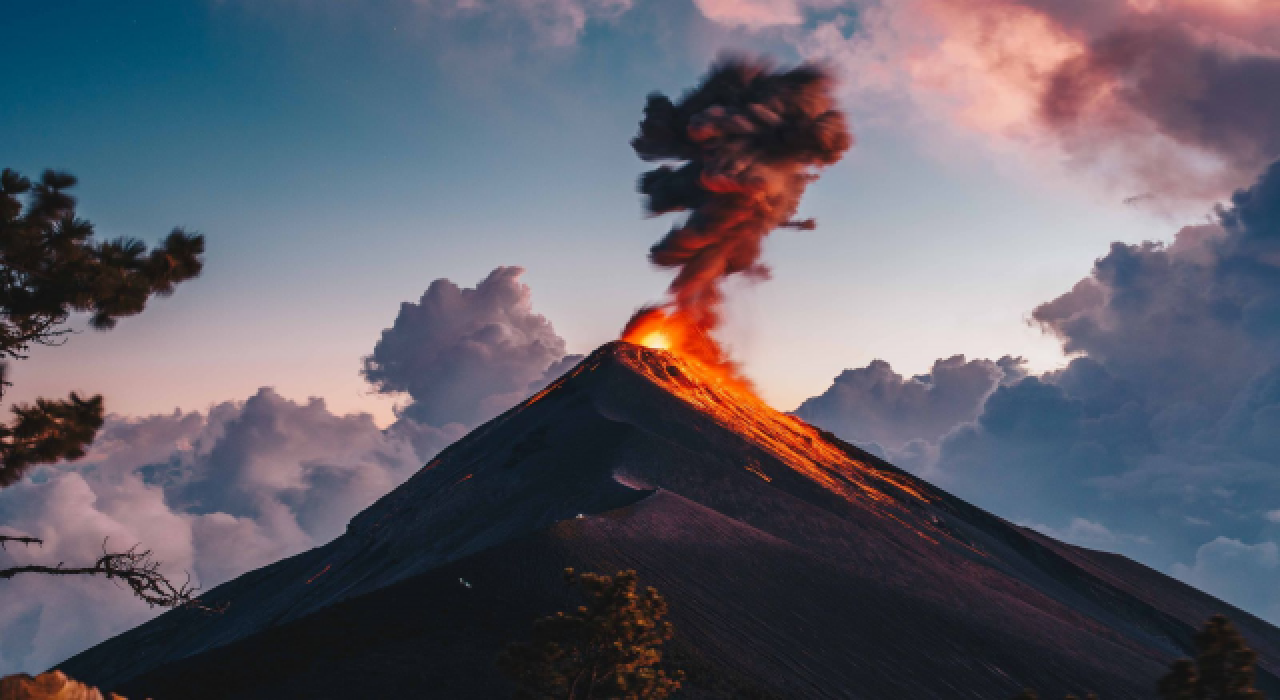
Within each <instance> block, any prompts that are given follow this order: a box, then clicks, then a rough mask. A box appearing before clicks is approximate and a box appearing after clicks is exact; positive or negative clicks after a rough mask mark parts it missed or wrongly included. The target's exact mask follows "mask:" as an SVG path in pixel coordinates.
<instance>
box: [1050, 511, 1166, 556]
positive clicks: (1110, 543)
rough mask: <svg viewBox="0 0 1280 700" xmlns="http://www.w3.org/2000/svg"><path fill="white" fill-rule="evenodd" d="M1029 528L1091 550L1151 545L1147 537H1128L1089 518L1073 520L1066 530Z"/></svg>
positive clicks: (1112, 549)
mask: <svg viewBox="0 0 1280 700" xmlns="http://www.w3.org/2000/svg"><path fill="white" fill-rule="evenodd" d="M1027 527H1029V528H1031V529H1032V530H1035V531H1036V532H1040V533H1043V534H1046V535H1048V536H1050V537H1052V538H1054V539H1057V540H1061V541H1063V542H1069V543H1071V544H1074V545H1077V546H1080V547H1086V548H1089V549H1101V550H1107V551H1114V550H1116V549H1119V548H1122V547H1125V546H1127V545H1131V544H1136V545H1147V544H1151V538H1149V537H1147V536H1146V535H1127V534H1122V533H1116V532H1113V531H1112V530H1111V529H1110V528H1108V527H1107V526H1105V525H1103V524H1102V523H1098V522H1094V521H1092V520H1089V519H1087V518H1079V517H1076V518H1072V519H1071V522H1070V523H1068V524H1067V526H1066V527H1065V528H1052V527H1049V526H1048V525H1039V524H1034V525H1028V526H1027Z"/></svg>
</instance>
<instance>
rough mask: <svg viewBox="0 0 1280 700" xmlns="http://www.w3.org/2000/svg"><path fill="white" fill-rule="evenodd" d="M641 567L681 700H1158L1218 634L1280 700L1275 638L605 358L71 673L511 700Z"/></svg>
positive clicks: (668, 364) (209, 691)
mask: <svg viewBox="0 0 1280 700" xmlns="http://www.w3.org/2000/svg"><path fill="white" fill-rule="evenodd" d="M565 567H574V568H576V569H578V570H580V571H601V572H608V573H612V572H613V571H616V570H619V569H624V568H628V569H636V570H637V571H638V572H639V576H640V581H641V583H642V584H643V585H652V586H655V587H657V588H658V589H659V590H660V591H661V592H662V593H663V595H664V596H665V597H666V598H667V600H668V602H669V603H670V609H671V620H672V622H673V623H674V625H675V629H676V637H675V639H674V640H673V641H672V642H671V643H670V644H668V645H667V651H668V654H667V656H668V658H669V659H671V660H673V661H674V662H675V663H676V664H678V665H679V666H680V667H681V668H682V669H684V670H685V672H686V675H687V678H688V682H687V683H686V690H685V691H684V695H683V697H690V698H890V697H892V698H957V697H961V698H964V697H968V698H1005V697H1011V696H1012V695H1013V694H1014V693H1016V692H1017V691H1018V690H1020V689H1022V688H1023V687H1027V686H1032V687H1035V688H1037V689H1039V691H1040V693H1041V697H1055V696H1056V697H1062V696H1063V694H1065V693H1067V692H1075V693H1083V692H1085V691H1096V692H1098V693H1099V694H1100V695H1101V697H1103V698H1107V699H1108V700H1111V699H1115V698H1150V697H1153V696H1154V695H1155V692H1154V690H1155V684H1156V681H1157V680H1158V679H1159V678H1160V676H1161V675H1163V673H1164V672H1165V671H1166V669H1167V668H1168V665H1169V663H1170V662H1171V661H1172V660H1173V659H1175V658H1178V657H1183V656H1188V655H1191V653H1192V651H1191V639H1192V634H1193V632H1194V630H1195V629H1197V628H1198V627H1199V626H1200V625H1201V624H1202V623H1203V622H1204V621H1205V620H1206V619H1207V618H1208V617H1209V616H1210V615H1212V614H1214V613H1219V612H1221V613H1225V614H1226V615H1227V616H1228V617H1230V618H1231V619H1232V620H1233V622H1235V624H1236V626H1237V628H1239V629H1240V631H1241V632H1242V633H1243V634H1244V636H1245V637H1246V639H1248V641H1249V643H1250V644H1251V646H1252V647H1253V648H1254V649H1255V650H1257V651H1258V653H1259V657H1260V659H1259V682H1258V686H1259V687H1260V688H1261V689H1263V690H1265V691H1267V692H1268V694H1270V695H1273V696H1274V695H1276V694H1280V681H1278V680H1277V675H1278V674H1280V630H1277V629H1276V628H1274V627H1272V626H1270V625H1268V624H1267V623H1265V622H1263V621H1261V620H1259V619H1257V618H1255V617H1253V616H1251V615H1249V614H1248V613H1246V612H1244V611H1241V610H1238V609H1235V608H1232V607H1231V606H1229V605H1227V604H1225V603H1223V602H1221V601H1219V600H1216V599H1214V598H1212V597H1210V596H1208V595H1206V594H1204V593H1201V592H1199V591H1197V590H1195V589H1193V588H1191V587H1188V586H1186V585H1183V584H1181V583H1179V582H1177V581H1174V580H1172V579H1170V578H1168V577H1166V576H1164V575H1162V574H1160V573H1157V572H1155V571H1153V570H1151V569H1148V568H1146V567H1144V566H1142V565H1139V564H1137V563H1135V562H1133V561H1130V560H1128V559H1126V558H1124V557H1121V556H1117V555H1114V554H1106V553H1102V552H1096V551H1090V550H1085V549H1081V548H1078V547H1073V546H1070V545H1066V544H1063V543H1060V542H1057V541H1055V540H1052V539H1050V538H1048V537H1045V536H1044V535H1041V534H1038V533H1036V532H1033V531H1030V530H1027V529H1024V528H1021V527H1018V526H1016V525H1013V524H1011V523H1009V522H1006V521H1004V520H1002V519H1000V518H998V517H996V516H994V515H991V514H989V513H986V512H984V511H982V510H981V509H979V508H976V507H974V506H972V505H970V504H968V503H965V502H964V501H961V500H960V499H957V498H955V497H953V496H951V495H949V494H947V493H945V492H943V491H941V490H939V489H937V488H934V487H933V486H931V485H929V484H928V483H925V482H924V481H921V480H920V479H917V478H915V477H913V476H911V475H910V474H907V473H906V472H903V471H901V470H899V469H897V468H895V467H894V466H892V465H890V464H888V463H887V462H884V461H883V460H880V459H878V458H876V457H874V456H872V455H870V454H868V453H866V452H864V451H862V450H859V449H858V448H856V447H854V446H852V445H849V444H846V443H843V442H841V441H840V440H838V439H836V438H835V437H834V436H832V435H830V434H827V433H824V432H822V431H820V430H818V429H816V428H814V427H812V426H810V425H808V424H806V423H804V422H803V421H801V420H800V419H798V418H795V417H792V416H789V415H786V414H782V413H779V412H777V411H774V410H773V409H771V408H769V407H768V406H766V405H765V404H764V403H762V402H761V401H760V400H758V399H756V398H754V396H752V395H751V394H750V393H748V392H744V391H740V390H738V389H737V388H734V387H732V386H729V385H727V384H725V383H723V382H721V381H719V380H717V379H715V378H714V377H712V376H710V375H708V374H707V373H705V372H703V371H702V370H701V369H700V367H699V366H697V365H696V364H695V363H691V362H687V361H685V360H683V359H682V358H680V357H678V356H676V355H673V354H671V353H669V352H666V351H662V350H654V349H649V348H645V347H641V346H638V345H633V344H629V343H624V342H615V343H610V344H608V345H605V346H603V347H601V348H600V349H598V350H597V351H596V352H595V353H593V354H592V355H590V356H589V357H587V358H586V359H585V360H583V362H582V363H581V364H579V365H578V366H577V367H576V368H574V369H573V370H572V371H570V372H569V373H568V374H566V375H564V376H563V377H561V378H560V379H558V380H557V381H556V382H554V383H553V384H551V385H550V386H548V387H547V388H546V389H544V390H543V391H541V392H539V393H538V394H536V395H535V396H533V397H531V398H530V399H528V400H527V401H525V402H524V403H522V404H520V405H519V406H516V407H515V408H513V409H511V410H509V411H507V412H506V413H504V414H503V415H501V416H499V417H497V418H495V419H494V420H492V421H490V422H489V423H487V424H485V425H483V426H481V427H480V428H478V429H476V430H475V431H473V432H472V433H470V434H469V435H467V436H466V437H465V438H463V439H462V440H460V441H458V442H457V443H455V444H454V445H452V446H451V447H449V448H448V449H446V450H445V451H444V452H442V453H441V454H440V455H439V456H438V457H436V458H435V459H433V460H432V461H431V462H430V463H429V464H427V465H426V466H425V467H423V468H422V470H421V471H419V472H418V473H417V474H416V475H415V476H413V477H412V478H411V479H409V480H408V481H407V482H406V483H404V484H403V485H402V486H400V487H399V488H397V489H396V490H394V491H393V492H391V493H390V494H388V495H387V496H385V497H383V498H382V499H381V500H379V501H378V502H377V503H375V504H374V505H372V506H371V507H369V508H368V509H366V510H365V511H364V512H362V513H360V514H359V515H358V516H356V517H355V518H354V519H353V520H352V521H351V523H350V526H349V527H348V529H347V531H346V533H345V534H343V535H342V536H341V537H339V538H337V539H336V540H334V541H333V542H330V543H329V544H327V545H325V546H322V547H318V548H316V549H313V550H310V551H308V552H304V553H302V554H299V555H297V556H294V557H291V558H289V559H285V560H282V561H280V562H277V563H275V564H273V565H271V566H267V567H265V568H263V569H260V570H257V571H254V572H251V573H248V574H245V575H244V576H241V577H240V578H238V579H236V580H234V581H231V582H229V583H226V584H224V585H222V586H219V587H217V588H215V589H213V590H211V591H209V592H208V593H207V594H206V595H205V596H203V599H204V600H205V601H207V602H208V603H210V604H227V605H228V607H227V608H226V610H225V612H222V613H221V614H212V615H211V614H207V613H202V612H200V611H195V610H176V611H172V612H169V613H167V614H165V615H163V616H161V617H159V618H157V619H155V620H153V621H151V622H149V623H147V624H144V625H142V626H140V627H138V628H136V629H134V630H132V631H130V632H127V633H125V634H122V635H120V636H118V637H116V638H114V639H112V640H109V641H107V642H104V643H102V644H100V645H98V646H97V647H94V648H93V649H90V650H88V651H86V652H84V653H81V654H79V655H78V656H76V657H74V658H72V659H70V660H68V661H67V662H65V663H64V664H62V665H61V666H60V668H61V670H63V671H65V672H66V673H68V674H69V675H71V676H72V677H75V678H77V679H80V680H83V681H86V682H89V683H92V684H95V685H98V686H100V687H102V688H103V689H104V690H107V689H109V690H113V691H116V692H120V693H122V694H124V695H126V696H128V697H139V698H141V697H150V698H155V700H167V699H169V698H173V699H187V698H276V699H278V698H355V697H409V696H413V697H429V698H484V699H487V700H488V699H492V698H501V697H509V696H510V694H511V690H512V689H511V688H510V687H509V686H508V685H507V682H506V681H505V680H504V679H503V678H502V677H501V676H500V675H499V674H498V673H497V672H496V669H495V666H494V658H495V656H496V655H497V653H498V652H499V650H500V649H501V648H502V647H503V645H504V644H505V643H506V642H508V641H512V640H520V639H524V638H527V635H528V631H529V629H530V625H531V623H532V621H533V620H534V619H535V618H536V617H538V616H541V615H545V614H548V613H551V612H553V611H555V610H563V609H565V608H566V607H568V606H570V605H576V603H575V602H574V598H573V596H572V593H571V591H569V590H567V588H566V586H565V583H564V581H563V578H562V575H561V572H562V571H563V569H564V568H565Z"/></svg>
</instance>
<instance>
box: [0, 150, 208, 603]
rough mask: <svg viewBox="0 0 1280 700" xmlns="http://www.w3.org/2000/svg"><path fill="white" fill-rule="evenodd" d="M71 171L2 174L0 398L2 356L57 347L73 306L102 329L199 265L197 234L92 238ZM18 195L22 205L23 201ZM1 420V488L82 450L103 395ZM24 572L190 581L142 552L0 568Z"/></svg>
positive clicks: (180, 589)
mask: <svg viewBox="0 0 1280 700" xmlns="http://www.w3.org/2000/svg"><path fill="white" fill-rule="evenodd" d="M75 184H76V179H75V177H73V176H71V175H69V174H67V173H60V172H56V171H53V170H47V171H45V173H44V174H43V175H42V176H41V177H40V180H39V181H38V182H35V183H33V182H32V181H31V180H29V179H27V178H25V177H23V176H22V175H19V174H18V173H16V172H14V171H13V170H9V169H7V168H6V169H5V170H4V171H3V172H0V399H3V397H4V394H5V393H6V391H7V389H8V388H9V387H10V386H11V383H10V382H9V381H8V380H7V376H6V371H5V370H6V369H7V366H8V365H7V362H8V361H10V360H24V359H27V357H28V352H29V351H30V349H31V347H32V346H34V345H61V344H62V343H63V342H65V340H66V338H67V336H68V335H69V334H71V333H72V332H73V329H72V328H71V327H70V325H69V322H70V319H71V316H72V314H76V313H83V314H87V315H88V323H89V325H90V327H92V328H94V329H97V330H110V329H111V328H114V327H115V325H116V322H117V321H118V320H119V319H121V318H125V317H128V316H133V315H136V314H138V313H141V312H142V311H143V310H144V309H145V308H146V305H147V301H148V300H149V299H151V298H152V297H153V296H168V295H170V294H172V293H173V291H174V288H175V287H176V285H178V284H179V283H181V282H184V281H186V280H189V279H192V278H194V277H196V276H198V275H199V274H200V271H201V269H202V268H203V266H204V262H203V259H202V256H203V254H204V236H201V235H199V234H190V233H187V232H186V231H183V230H182V229H180V228H176V229H174V230H173V231H172V232H170V233H169V235H168V236H167V237H166V238H165V239H164V242H163V243H161V244H160V245H159V246H157V247H155V248H152V249H150V250H148V249H147V246H146V245H145V244H144V243H142V242H141V241H139V240H137V239H133V238H117V239H113V240H97V239H96V238H95V237H94V229H93V224H91V223H89V222H88V221H86V220H84V219H81V218H79V217H77V216H76V200H75V198H74V197H72V196H71V195H70V194H68V192H67V190H69V189H70V188H72V187H74V186H75ZM24 199H25V200H26V203H25V205H24V203H23V200H24ZM10 410H11V412H12V413H13V418H12V420H10V421H9V422H8V423H0V488H4V487H6V486H10V485H12V484H14V483H15V482H17V481H18V480H19V479H21V478H22V477H23V475H24V474H26V473H27V471H29V470H30V469H31V468H32V467H34V466H36V465H39V464H51V463H54V462H57V461H59V460H63V459H76V458H78V457H83V456H84V454H85V448H86V447H87V446H88V445H89V444H90V443H91V442H93V439H94V437H95V436H96V435H97V433H98V430H99V428H101V427H102V422H103V410H104V407H103V401H102V397H101V396H91V397H88V398H82V397H81V396H80V395H79V394H77V393H75V392H71V394H70V395H69V396H68V397H67V398H66V399H46V398H39V399H36V401H35V403H34V404H18V405H15V406H12V407H11V409H10ZM5 544H21V545H24V546H33V545H36V546H38V545H40V544H42V543H41V541H40V540H39V539H37V538H34V537H28V536H16V535H0V546H3V545H5ZM22 573H41V574H54V575H92V576H105V577H107V578H109V579H115V580H119V581H123V582H125V583H126V584H127V585H128V586H129V587H130V589H131V590H132V591H133V592H134V593H135V594H136V595H138V597H140V598H141V599H142V600H145V601H146V602H147V603H149V604H151V605H162V606H175V605H184V604H189V603H191V602H193V600H194V592H195V591H194V589H192V588H191V587H190V586H187V585H185V584H184V585H178V586H175V585H173V584H171V583H170V582H169V581H168V580H167V579H165V578H164V576H162V575H161V574H160V573H159V570H158V564H157V563H156V562H155V561H154V560H153V559H152V558H151V553H150V551H139V550H138V548H137V547H134V548H132V549H129V550H126V551H124V552H110V551H107V549H106V545H105V543H104V545H103V554H102V556H101V557H100V558H99V559H98V560H97V561H96V562H94V564H93V565H91V566H86V567H75V568H66V567H64V566H63V565H62V564H58V565H57V566H19V567H11V568H8V569H0V580H3V579H9V578H13V577H14V576H16V575H18V574H22Z"/></svg>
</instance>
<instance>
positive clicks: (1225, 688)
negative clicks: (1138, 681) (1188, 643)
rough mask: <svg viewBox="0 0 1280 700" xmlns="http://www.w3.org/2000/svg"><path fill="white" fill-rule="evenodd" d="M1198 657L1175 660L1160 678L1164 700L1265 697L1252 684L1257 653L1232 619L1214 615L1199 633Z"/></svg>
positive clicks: (1161, 694) (1230, 699)
mask: <svg viewBox="0 0 1280 700" xmlns="http://www.w3.org/2000/svg"><path fill="white" fill-rule="evenodd" d="M1195 644H1196V658H1195V660H1194V661H1192V660H1191V659H1180V660H1178V661H1175V662H1174V663H1173V667H1172V668H1171V669H1170V670H1169V673H1168V675H1166V676H1165V677H1164V678H1162V679H1161V680H1160V687H1159V690H1160V697H1161V698H1164V700H1263V697H1264V696H1263V695H1262V693H1261V692H1260V691H1258V690H1256V689H1255V688H1254V687H1253V682H1254V673H1255V671H1256V669H1255V667H1254V664H1255V663H1256V662H1257V659H1258V655H1257V654H1256V653H1255V652H1254V651H1253V650H1252V649H1250V648H1249V647H1248V646H1247V645H1246V644H1245V641H1244V637H1242V636H1240V633H1239V632H1237V631H1236V628H1235V626H1234V625H1232V624H1231V621H1230V620H1228V619H1227V618H1225V617H1223V616H1222V615H1214V616H1213V617H1211V618H1209V621H1208V622H1207V623H1205V626H1204V629H1202V630H1200V631H1199V632H1198V633H1196V636H1195Z"/></svg>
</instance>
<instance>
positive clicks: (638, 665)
mask: <svg viewBox="0 0 1280 700" xmlns="http://www.w3.org/2000/svg"><path fill="white" fill-rule="evenodd" d="M565 579H566V580H567V581H568V582H569V584H570V585H577V586H578V587H579V588H580V590H581V592H582V594H583V596H584V597H585V598H586V600H587V602H586V605H583V606H580V607H579V608H578V609H577V610H575V611H573V612H569V613H564V612H559V613H556V614H555V615H552V616H550V617H545V618H542V619H540V620H538V621H537V622H535V623H534V625H533V639H532V641H531V642H530V643H529V644H511V645H510V646H508V647H507V649H506V650H505V651H503V653H502V654H501V655H500V656H499V657H498V667H499V668H500V669H501V670H502V671H503V672H504V673H505V674H506V675H507V676H508V677H509V678H511V680H513V681H514V682H515V683H516V686H517V688H518V690H517V692H516V697H517V698H518V699H520V700H661V699H662V698H667V697H670V695H671V693H673V692H675V691H676V690H678V689H679V688H680V681H681V680H682V679H683V675H682V674H680V673H678V672H677V673H676V674H675V675H674V677H672V676H668V675H667V674H666V672H665V671H663V670H662V669H660V668H657V665H658V664H659V662H661V661H662V651H661V649H660V647H661V646H662V644H663V643H665V642H666V641H667V640H669V639H670V638H671V635H672V627H671V623H670V622H667V621H665V620H664V619H663V618H665V617H666V616H667V603H666V601H665V600H664V599H663V598H662V596H661V595H659V594H658V591H657V590H655V589H654V588H652V587H650V588H646V589H644V590H643V591H640V590H639V585H638V583H637V581H636V572H635V571H620V572H618V574H617V575H616V576H612V577H610V576H602V575H599V574H592V573H584V574H581V575H578V574H577V573H575V572H574V570H573V569H565Z"/></svg>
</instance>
